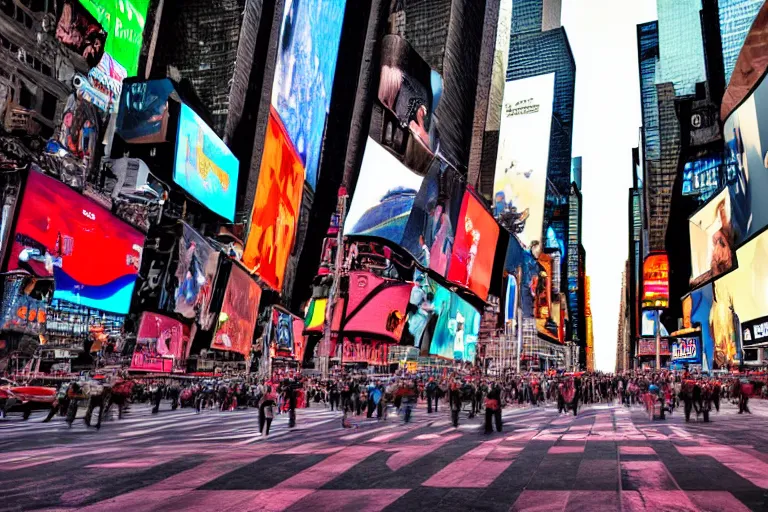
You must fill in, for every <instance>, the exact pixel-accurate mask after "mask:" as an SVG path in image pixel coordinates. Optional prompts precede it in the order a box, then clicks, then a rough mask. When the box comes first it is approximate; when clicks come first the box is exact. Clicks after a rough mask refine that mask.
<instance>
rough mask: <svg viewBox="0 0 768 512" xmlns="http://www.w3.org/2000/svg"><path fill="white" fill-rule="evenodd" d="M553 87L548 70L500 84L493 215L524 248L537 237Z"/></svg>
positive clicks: (545, 171)
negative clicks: (515, 236)
mask: <svg viewBox="0 0 768 512" xmlns="http://www.w3.org/2000/svg"><path fill="white" fill-rule="evenodd" d="M554 88H555V74H554V73H549V74H546V75H539V76H534V77H530V78H524V79H521V80H514V81H511V82H507V83H506V85H505V87H504V101H503V106H502V111H501V129H500V131H499V151H498V155H497V159H496V173H495V177H494V182H493V193H494V215H495V216H496V217H497V218H499V219H504V223H505V225H510V226H512V229H511V231H512V232H513V233H515V234H517V236H518V237H519V238H520V241H521V242H523V244H524V245H526V246H530V245H531V243H532V242H533V241H534V240H540V239H541V235H542V229H543V223H544V196H545V194H546V188H547V166H548V163H549V140H550V132H551V127H552V102H553V96H554Z"/></svg>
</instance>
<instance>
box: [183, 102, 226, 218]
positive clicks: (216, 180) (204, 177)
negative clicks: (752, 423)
mask: <svg viewBox="0 0 768 512" xmlns="http://www.w3.org/2000/svg"><path fill="white" fill-rule="evenodd" d="M239 166H240V163H239V162H238V160H237V157H235V155H234V154H232V151H230V150H229V148H228V147H227V145H226V144H224V141H222V140H221V139H220V138H219V136H218V135H216V134H215V133H214V132H213V130H212V129H211V127H210V126H208V125H207V124H206V123H205V121H203V120H202V119H201V118H200V116H198V115H197V113H195V111H194V110H192V109H191V108H189V107H188V106H187V105H185V104H183V103H182V104H181V112H180V113H179V128H178V132H177V137H176V158H175V161H174V166H173V181H175V182H176V183H177V184H178V185H179V186H180V187H181V188H183V189H184V190H186V191H187V192H189V194H190V195H191V196H192V197H194V198H195V199H197V200H198V201H200V203H202V204H203V206H205V207H207V208H208V209H210V210H211V211H212V212H214V213H216V214H218V215H221V216H222V217H224V218H225V219H227V220H228V221H230V222H232V221H233V220H234V219H235V201H236V200H237V177H238V173H239Z"/></svg>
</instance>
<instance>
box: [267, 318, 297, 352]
mask: <svg viewBox="0 0 768 512" xmlns="http://www.w3.org/2000/svg"><path fill="white" fill-rule="evenodd" d="M293 320H294V316H293V315H292V314H290V313H288V312H287V311H284V310H282V309H280V308H276V307H273V308H272V323H271V325H270V333H269V335H270V345H274V346H275V348H277V350H280V351H285V352H290V353H291V354H293V350H294V336H293Z"/></svg>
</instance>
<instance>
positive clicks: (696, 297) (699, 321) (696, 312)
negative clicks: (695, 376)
mask: <svg viewBox="0 0 768 512" xmlns="http://www.w3.org/2000/svg"><path fill="white" fill-rule="evenodd" d="M712 301H713V292H712V284H707V285H705V286H702V287H701V288H698V289H696V290H694V291H692V292H691V294H690V295H689V296H688V297H686V298H685V300H684V301H683V309H684V311H687V309H688V306H687V305H686V304H688V303H690V311H691V312H690V322H691V326H692V327H695V328H700V329H701V352H702V363H701V364H702V370H704V371H710V370H712V369H713V368H712V363H713V357H712V354H713V351H714V342H713V341H712V335H711V333H710V329H709V314H710V312H711V311H712ZM684 315H687V313H684ZM686 319H687V317H686Z"/></svg>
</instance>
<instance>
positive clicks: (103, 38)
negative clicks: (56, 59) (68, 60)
mask: <svg viewBox="0 0 768 512" xmlns="http://www.w3.org/2000/svg"><path fill="white" fill-rule="evenodd" d="M60 5H61V11H59V19H58V23H57V24H56V39H58V40H59V41H60V42H61V44H63V45H64V46H66V47H67V48H69V49H70V50H72V51H73V52H75V53H76V54H78V55H80V56H81V57H83V58H84V59H85V61H86V62H87V63H88V66H89V67H93V66H95V65H96V64H98V63H99V60H100V59H101V56H102V55H104V47H105V45H106V43H107V39H108V38H107V33H106V32H105V31H104V28H103V27H102V26H101V24H100V23H99V22H98V21H96V18H94V17H93V16H92V15H91V14H90V13H89V12H88V11H87V10H85V9H84V8H83V6H82V5H80V2H79V0H64V2H62V3H61V4H60Z"/></svg>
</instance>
